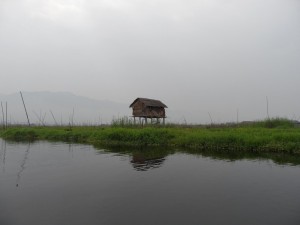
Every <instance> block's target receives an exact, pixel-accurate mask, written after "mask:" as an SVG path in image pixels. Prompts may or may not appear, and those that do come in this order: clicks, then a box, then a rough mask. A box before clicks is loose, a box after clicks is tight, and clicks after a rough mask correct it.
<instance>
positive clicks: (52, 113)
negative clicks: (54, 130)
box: [50, 110, 58, 126]
mask: <svg viewBox="0 0 300 225" xmlns="http://www.w3.org/2000/svg"><path fill="white" fill-rule="evenodd" d="M50 113H51V115H52V118H53V120H54V122H55V125H56V126H58V123H57V121H56V119H55V117H54V115H53V113H52V111H51V110H50Z"/></svg>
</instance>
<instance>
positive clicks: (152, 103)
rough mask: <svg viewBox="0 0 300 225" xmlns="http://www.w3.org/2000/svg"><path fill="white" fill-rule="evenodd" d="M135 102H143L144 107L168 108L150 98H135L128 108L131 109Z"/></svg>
mask: <svg viewBox="0 0 300 225" xmlns="http://www.w3.org/2000/svg"><path fill="white" fill-rule="evenodd" d="M137 101H141V102H143V103H144V104H145V105H146V106H152V107H163V108H168V106H166V105H165V104H164V103H162V102H161V101H159V100H156V99H150V98H137V99H135V100H134V101H133V103H131V104H130V106H129V108H131V107H132V106H133V105H134V104H135V103H136V102H137Z"/></svg>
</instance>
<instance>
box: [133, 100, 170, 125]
mask: <svg viewBox="0 0 300 225" xmlns="http://www.w3.org/2000/svg"><path fill="white" fill-rule="evenodd" d="M129 107H130V108H132V116H133V118H134V122H135V118H136V117H139V119H140V120H141V118H144V119H145V123H147V119H148V118H150V119H151V122H152V119H153V118H156V121H157V122H159V119H160V118H162V119H163V123H164V122H165V118H166V112H165V108H168V107H167V106H166V105H165V104H164V103H162V102H161V101H159V100H155V99H149V98H137V99H135V100H134V101H133V103H131V105H130V106H129Z"/></svg>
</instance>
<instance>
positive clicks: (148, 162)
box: [130, 153, 165, 171]
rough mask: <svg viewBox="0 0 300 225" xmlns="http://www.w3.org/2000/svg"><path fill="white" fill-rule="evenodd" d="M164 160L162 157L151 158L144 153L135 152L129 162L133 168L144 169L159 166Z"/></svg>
mask: <svg viewBox="0 0 300 225" xmlns="http://www.w3.org/2000/svg"><path fill="white" fill-rule="evenodd" d="M164 161H165V158H164V157H162V158H159V157H155V158H151V157H147V156H146V155H145V154H141V153H135V154H133V155H132V160H131V161H130V162H131V163H132V166H133V167H134V169H136V170H138V171H146V170H149V169H155V168H159V167H161V166H162V164H163V162H164Z"/></svg>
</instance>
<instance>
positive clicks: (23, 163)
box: [0, 139, 300, 225]
mask: <svg viewBox="0 0 300 225" xmlns="http://www.w3.org/2000/svg"><path fill="white" fill-rule="evenodd" d="M0 145H1V149H0V160H1V161H0V224H1V225H35V224H37V225H73V224H74V225H77V224H78V225H93V224H101V225H110V224H111V225H119V224H120V225H121V224H122V225H124V224H130V225H135V224H139V225H140V224H143V225H147V224H149V225H150V224H151V225H156V224H157V225H159V224H163V225H167V224H170V225H174V224H179V225H185V224H187V225H192V224H197V225H199V224H204V225H208V224H213V225H218V224H222V225H224V224H229V225H235V224H237V225H247V224H249V225H250V224H251V225H259V224H262V225H269V224H270V225H276V224H280V225H283V224H284V225H299V224H300V166H299V164H297V162H298V161H297V160H295V161H294V162H289V161H288V160H287V161H284V162H282V161H280V159H279V158H278V157H277V161H279V162H280V164H278V162H277V163H275V162H274V160H270V159H265V158H262V157H255V156H252V157H250V156H247V157H245V158H243V157H240V156H236V155H235V156H234V155H233V156H232V155H226V154H222V155H218V154H217V155H213V154H210V153H203V154H193V153H191V152H185V151H175V150H166V149H165V150H164V149H152V150H151V149H150V150H149V149H147V150H143V151H138V150H132V151H131V150H128V149H127V150H126V151H125V150H114V151H107V150H101V149H95V148H94V147H92V146H89V145H80V144H65V143H50V142H35V143H31V144H29V143H8V142H5V141H3V140H1V139H0ZM275 161H276V160H275ZM295 162H296V163H295Z"/></svg>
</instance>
